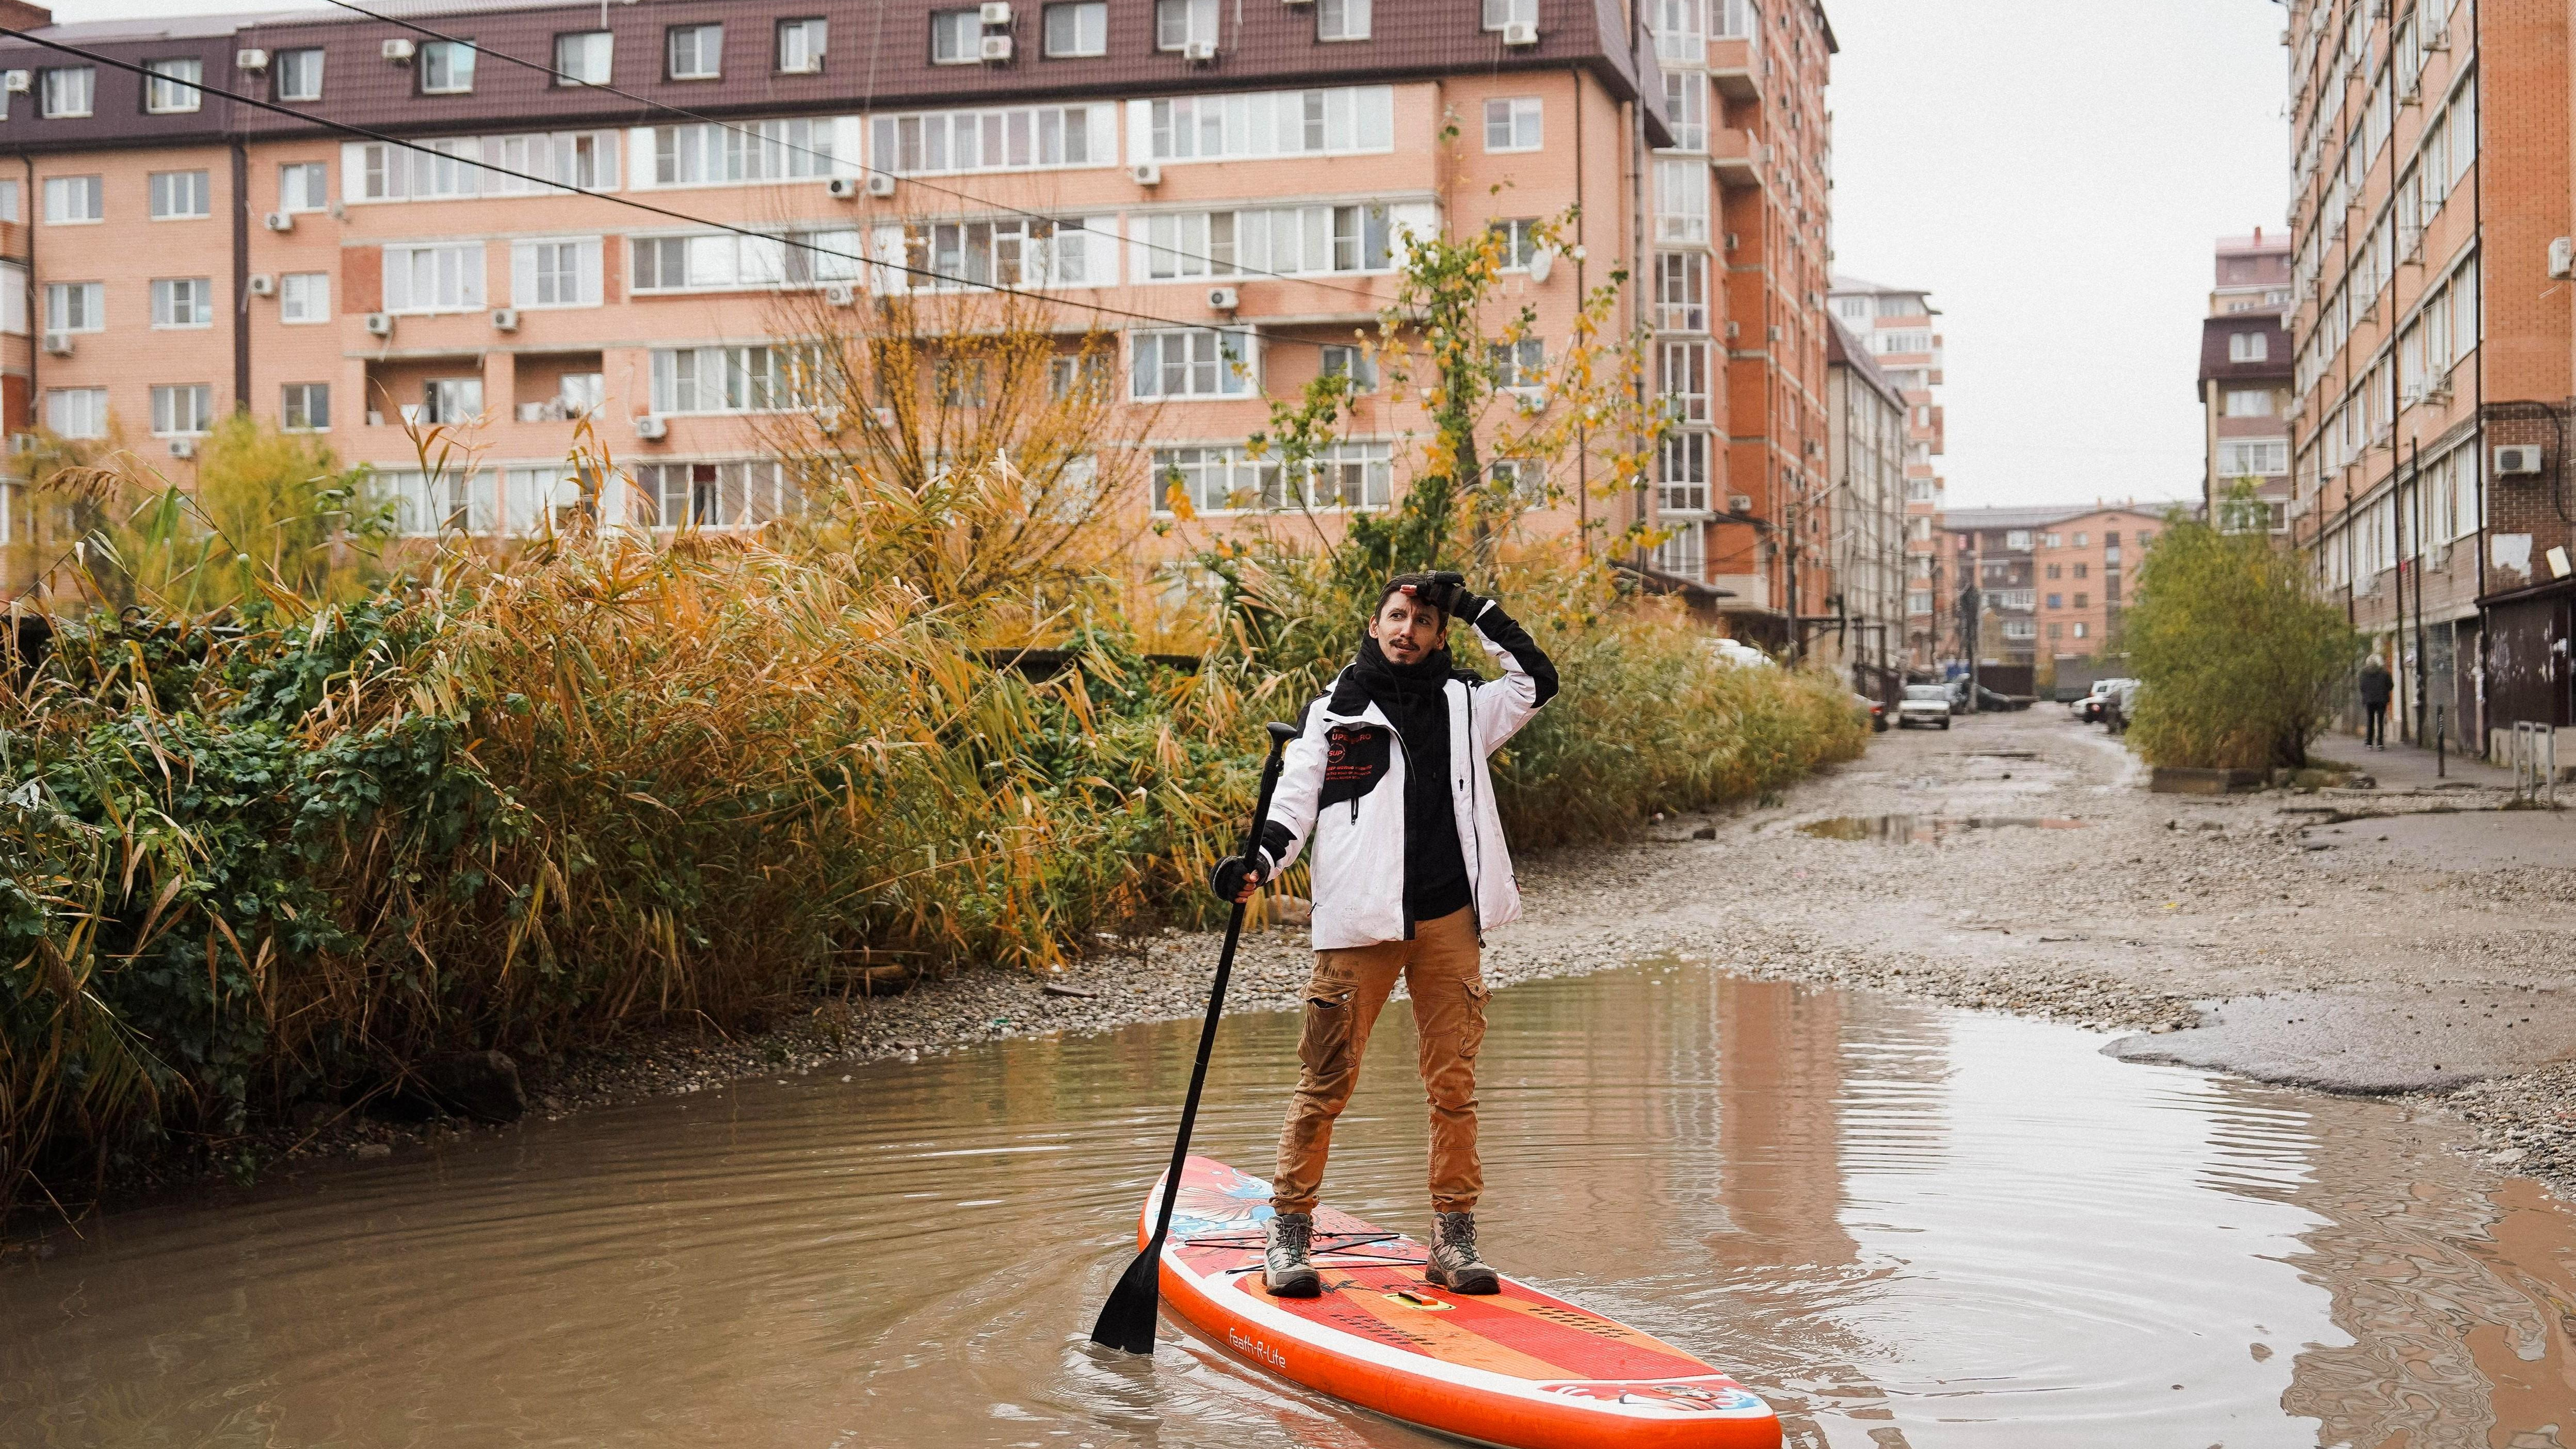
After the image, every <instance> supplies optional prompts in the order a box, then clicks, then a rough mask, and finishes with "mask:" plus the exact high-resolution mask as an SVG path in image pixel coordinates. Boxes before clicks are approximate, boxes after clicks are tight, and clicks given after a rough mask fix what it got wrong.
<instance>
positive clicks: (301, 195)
mask: <svg viewBox="0 0 2576 1449" xmlns="http://www.w3.org/2000/svg"><path fill="white" fill-rule="evenodd" d="M277 209H278V210H280V211H283V212H289V213H301V212H308V211H328V210H330V209H331V163H330V162H328V161H287V162H282V163H280V164H279V166H278V168H277Z"/></svg>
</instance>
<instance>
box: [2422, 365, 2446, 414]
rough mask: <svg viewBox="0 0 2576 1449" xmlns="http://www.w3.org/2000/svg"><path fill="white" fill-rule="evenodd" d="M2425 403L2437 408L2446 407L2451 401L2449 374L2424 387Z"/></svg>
mask: <svg viewBox="0 0 2576 1449" xmlns="http://www.w3.org/2000/svg"><path fill="white" fill-rule="evenodd" d="M2424 401H2426V402H2428V403H2431V404H2432V405H2434V406H2435V407H2441V406H2445V405H2447V404H2448V403H2449V402H2450V401H2451V377H2450V374H2449V373H2444V374H2443V375H2442V376H2441V377H2439V378H2437V379H2435V380H2434V381H2432V382H2429V383H2426V384H2425V385H2424Z"/></svg>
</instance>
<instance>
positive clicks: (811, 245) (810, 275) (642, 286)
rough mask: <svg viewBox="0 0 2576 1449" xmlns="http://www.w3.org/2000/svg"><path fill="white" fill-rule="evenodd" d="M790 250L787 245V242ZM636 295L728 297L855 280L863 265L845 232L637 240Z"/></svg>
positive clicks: (853, 234)
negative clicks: (722, 294)
mask: <svg viewBox="0 0 2576 1449" xmlns="http://www.w3.org/2000/svg"><path fill="white" fill-rule="evenodd" d="M791 240H792V241H793V242H794V243H795V245H793V246H791V245H789V242H790V241H791ZM634 247H635V251H634V258H635V264H634V281H633V284H632V286H633V290H635V291H637V292H732V291H745V290H751V289H758V288H766V287H792V286H807V285H810V284H812V283H815V282H836V281H838V282H848V281H856V280H858V278H859V276H860V273H861V270H862V268H863V267H864V266H865V265H866V262H865V258H864V256H863V255H862V254H861V248H860V244H859V234H858V232H857V231H855V230H853V229H850V228H846V227H844V228H840V229H837V230H827V231H806V232H794V233H789V234H787V235H784V236H739V235H736V234H735V233H732V232H721V233H718V234H716V235H714V236H665V237H638V238H636V239H635V242H634Z"/></svg>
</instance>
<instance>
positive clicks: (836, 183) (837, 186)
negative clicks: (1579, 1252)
mask: <svg viewBox="0 0 2576 1449" xmlns="http://www.w3.org/2000/svg"><path fill="white" fill-rule="evenodd" d="M823 191H824V193H825V194H826V195H828V196H830V197H831V198H832V199H834V200H835V201H847V200H849V199H850V198H851V197H853V196H856V195H858V194H859V178H857V177H855V176H835V177H833V178H832V179H831V180H829V181H826V182H824V183H823Z"/></svg>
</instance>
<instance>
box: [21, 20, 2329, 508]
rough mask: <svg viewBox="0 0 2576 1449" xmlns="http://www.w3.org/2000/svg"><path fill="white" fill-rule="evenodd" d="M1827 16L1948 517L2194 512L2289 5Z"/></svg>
mask: <svg viewBox="0 0 2576 1449" xmlns="http://www.w3.org/2000/svg"><path fill="white" fill-rule="evenodd" d="M1774 3H1778V0H1774ZM1826 3H1827V14H1828V16H1829V17H1830V18H1831V19H1832V21H1833V26H1834V33H1835V36H1836V38H1837V39H1839V40H1840V41H1841V43H1842V54H1841V55H1840V56H1838V57H1837V58H1836V59H1835V61H1834V77H1833V91H1832V95H1831V99H1830V104H1831V105H1832V107H1833V110H1834V172H1835V182H1836V184H1835V188H1834V203H1833V204H1834V245H1835V248H1836V251H1837V253H1838V255H1837V258H1836V261H1835V269H1836V270H1838V271H1843V272H1849V273H1852V274H1854V275H1857V276H1862V277H1867V278H1869V279H1870V280H1872V281H1875V282H1885V283H1890V284H1892V285H1897V286H1914V287H1925V288H1928V289H1930V291H1931V293H1932V298H1933V304H1934V305H1935V306H1938V307H1940V308H1941V309H1942V311H1943V312H1944V313H1945V314H1946V315H1945V316H1944V317H1943V319H1942V322H1943V328H1942V330H1943V335H1944V336H1945V337H1946V338H1947V339H1948V356H1947V358H1946V361H1947V364H1948V368H1947V375H1948V379H1949V384H1948V387H1947V388H1946V389H1945V392H1944V396H1943V399H1942V401H1943V403H1944V405H1945V406H1946V407H1947V408H1948V409H1949V427H1950V451H1949V456H1948V457H1947V459H1945V460H1944V461H1945V468H1944V472H1945V473H1946V475H1947V477H1948V478H1949V480H1950V493H1949V500H1950V503H1951V506H1953V507H1961V508H1965V507H1975V506H1980V505H1987V504H2019V503H2057V502H2074V501H2084V500H2089V499H2091V498H2094V497H2104V498H2126V497H2136V498H2140V499H2165V498H2177V497H2182V496H2186V495H2196V494H2197V493H2198V492H2199V467H2200V414H2199V410H2198V406H2197V404H2196V403H2195V402H2194V400H2193V396H2192V390H2193V380H2192V379H2193V374H2194V372H2195V371H2196V370H2197V369H2198V366H2199V359H2200V317H2201V315H2202V313H2203V312H2204V310H2205V309H2206V307H2207V304H2208V296H2207V294H2208V291H2209V266H2210V257H2209V249H2210V244H2211V242H2212V241H2213V240H2215V239H2216V238H2217V237H2219V236H2222V235H2236V234H2242V233H2245V232H2249V231H2252V230H2253V229H2254V228H2255V227H2257V226H2260V227H2263V228H2264V229H2266V230H2267V231H2268V230H2272V229H2275V228H2279V227H2281V226H2283V225H2285V221H2284V217H2283V209H2284V197H2285V194H2286V191H2287V188H2288V184H2289V182H2288V175H2287V162H2286V152H2287V149H2288V141H2287V139H2286V134H2287V133H2286V130H2285V123H2284V122H2283V121H2282V119H2281V108H2282V100H2283V75H2284V62H2283V59H2282V52H2281V48H2280V45H2279V38H2280V33H2281V27H2282V25H2283V24H2284V21H2283V19H2282V10H2281V7H2280V6H2279V5H2278V4H2275V3H2272V0H1826ZM286 8H296V7H295V3H294V0H286V3H284V4H278V3H273V0H270V3H263V0H229V3H227V0H61V3H58V4H56V5H55V7H54V14H55V16H56V18H58V19H62V20H103V19H110V18H121V17H126V16H140V15H172V14H202V13H209V12H221V11H240V10H259V9H286Z"/></svg>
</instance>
